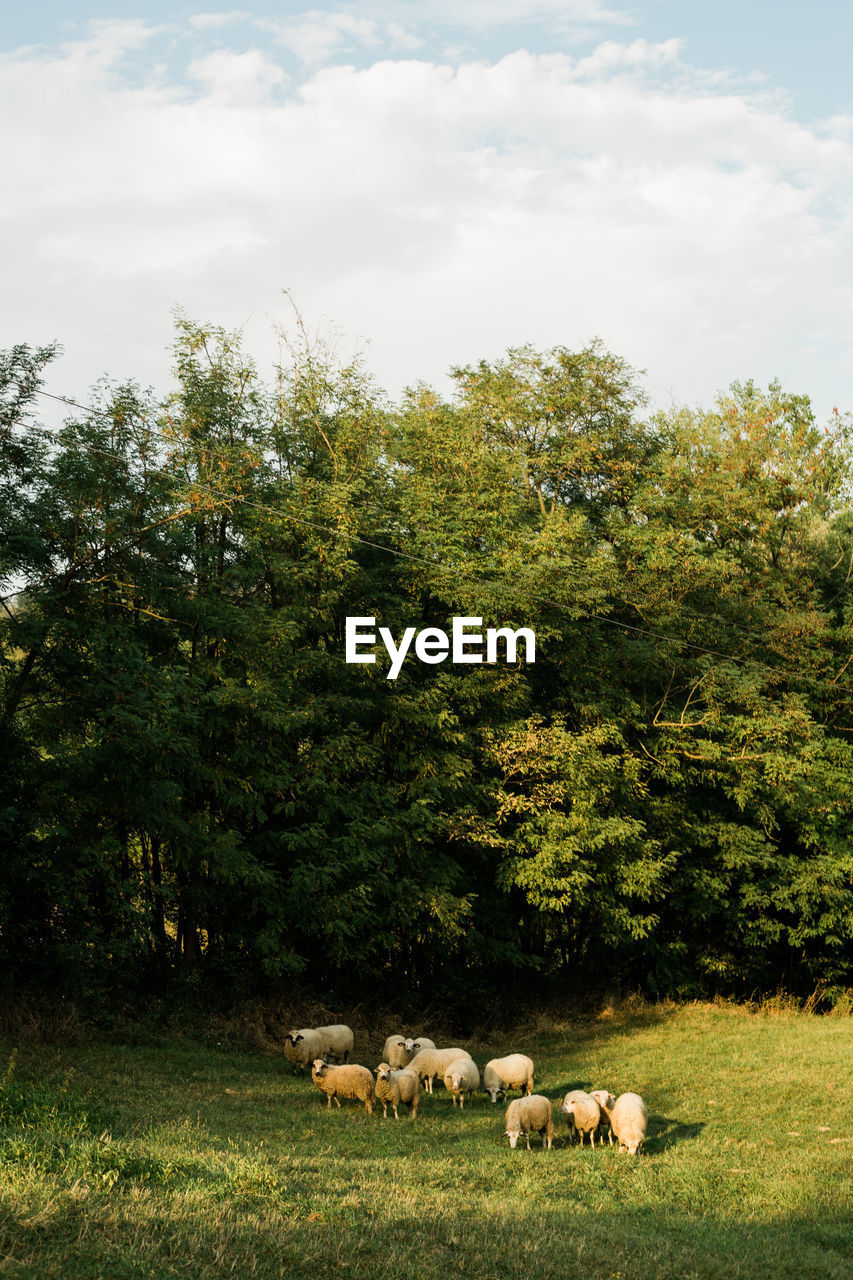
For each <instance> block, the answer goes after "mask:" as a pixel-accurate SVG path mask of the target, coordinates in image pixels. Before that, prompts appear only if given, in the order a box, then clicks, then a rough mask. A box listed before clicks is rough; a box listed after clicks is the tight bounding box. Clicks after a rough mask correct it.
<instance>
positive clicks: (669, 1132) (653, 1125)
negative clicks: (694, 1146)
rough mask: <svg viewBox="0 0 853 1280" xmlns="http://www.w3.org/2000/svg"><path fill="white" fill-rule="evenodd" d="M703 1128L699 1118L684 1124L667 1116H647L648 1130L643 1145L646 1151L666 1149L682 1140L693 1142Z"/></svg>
mask: <svg viewBox="0 0 853 1280" xmlns="http://www.w3.org/2000/svg"><path fill="white" fill-rule="evenodd" d="M704 1128H705V1123H704V1121H701V1120H697V1121H695V1122H693V1123H692V1124H686V1123H685V1122H684V1121H683V1120H674V1119H669V1118H668V1117H667V1116H649V1131H648V1135H647V1137H646V1141H645V1142H644V1143H643V1146H644V1148H645V1150H646V1151H648V1152H662V1151H668V1150H669V1149H670V1147H676V1146H678V1145H679V1144H680V1143H682V1142H695V1140H696V1139H697V1138H698V1137H699V1134H700V1133H701V1132H702V1130H703V1129H704Z"/></svg>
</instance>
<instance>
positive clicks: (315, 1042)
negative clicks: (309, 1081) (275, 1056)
mask: <svg viewBox="0 0 853 1280" xmlns="http://www.w3.org/2000/svg"><path fill="white" fill-rule="evenodd" d="M322 1053H323V1041H322V1037H321V1036H320V1035H318V1033H317V1032H316V1031H314V1030H313V1028H312V1027H303V1028H302V1030H301V1031H288V1033H287V1035H286V1036H285V1037H284V1056H285V1057H286V1058H287V1061H288V1062H289V1063H290V1064H291V1066H292V1067H293V1074H294V1075H296V1070H297V1067H298V1068H299V1070H300V1072H302V1074H304V1072H305V1068H306V1067H310V1065H311V1063H312V1062H313V1061H314V1059H315V1058H319V1057H321V1056H322Z"/></svg>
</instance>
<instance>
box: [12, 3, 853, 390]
mask: <svg viewBox="0 0 853 1280" xmlns="http://www.w3.org/2000/svg"><path fill="white" fill-rule="evenodd" d="M152 30H153V29H152V28H151V27H146V26H145V25H144V24H141V23H127V24H120V23H114V24H107V25H105V26H100V27H98V28H97V29H96V30H95V31H94V33H93V35H92V38H91V40H89V41H87V42H77V43H76V44H74V45H69V46H67V47H64V48H61V49H60V50H59V51H58V52H55V53H53V54H44V53H37V52H34V51H33V50H28V51H19V52H18V53H17V54H15V55H8V56H6V57H5V58H4V59H3V60H2V63H0V66H2V72H3V74H2V77H0V111H2V113H3V115H4V117H5V118H6V119H14V120H16V122H17V125H16V128H15V130H10V131H9V132H8V137H7V144H6V151H5V155H4V162H5V165H6V172H7V174H11V175H14V181H12V182H7V183H6V185H5V190H4V192H3V195H2V197H0V221H2V223H3V224H4V225H3V231H4V233H5V235H6V239H7V243H14V244H15V245H16V259H15V261H14V262H11V263H10V266H9V268H8V269H7V273H6V278H5V281H4V284H5V286H6V288H8V289H11V290H17V291H18V292H20V293H22V294H26V295H29V296H35V297H40V298H43V299H47V300H49V301H52V302H53V303H54V304H55V305H61V306H64V307H67V308H69V309H73V310H75V311H77V312H81V313H83V314H89V315H95V316H97V317H98V318H99V319H101V320H102V321H105V322H106V323H107V324H109V323H112V324H114V325H116V326H121V327H122V328H124V329H130V330H134V331H136V332H144V333H146V334H151V335H152V336H155V337H157V338H160V337H162V340H163V341H164V343H165V342H166V341H167V340H168V329H167V326H168V310H169V308H170V307H171V306H172V305H173V304H174V303H176V302H179V303H181V304H182V305H184V306H185V307H186V308H187V310H188V311H189V312H190V314H192V315H196V316H198V317H199V318H212V319H214V320H218V321H221V322H223V323H226V324H231V323H236V322H239V321H242V320H243V319H245V317H246V316H247V315H249V314H250V313H254V316H255V319H254V320H252V322H251V325H250V331H251V335H252V338H253V341H254V340H257V341H258V342H261V341H262V340H261V339H260V338H259V337H257V335H258V334H259V333H260V330H261V329H262V328H263V326H264V324H265V320H264V317H265V315H266V314H267V313H270V312H275V313H277V314H279V315H281V314H283V312H284V310H285V309H284V308H283V306H282V303H281V297H280V290H281V289H282V288H284V287H287V288H289V289H291V290H292V292H293V294H294V296H295V298H296V300H297V302H298V304H299V305H300V307H301V308H302V310H303V311H304V312H305V313H306V315H307V316H308V318H309V320H313V319H314V318H316V317H319V316H321V315H324V314H325V315H328V316H330V317H331V318H332V319H333V320H334V321H336V322H338V323H339V324H341V325H343V326H344V327H345V328H346V329H347V330H349V331H350V332H351V333H359V334H364V335H366V336H368V337H369V338H371V339H372V340H373V346H372V351H371V363H372V364H373V365H374V367H375V368H376V370H377V372H378V374H379V376H380V378H381V379H382V380H384V381H385V382H387V383H389V384H391V385H392V387H393V388H394V389H396V388H397V387H399V385H400V384H401V383H402V382H408V381H413V380H414V379H416V378H418V377H426V378H432V379H437V378H439V377H440V375H441V372H442V371H443V370H444V369H446V368H447V366H448V365H449V364H451V363H453V362H464V361H466V360H469V359H475V358H477V357H479V356H481V355H487V356H489V355H496V354H498V353H499V352H500V351H501V350H502V349H503V348H504V347H505V346H507V345H509V344H511V343H516V344H517V343H521V342H525V341H532V342H534V343H536V344H538V345H550V344H553V343H566V344H567V345H570V346H571V345H576V344H580V343H583V342H584V341H586V340H587V339H588V338H589V337H591V336H592V335H593V334H595V333H600V334H601V335H602V337H603V338H604V340H605V341H606V342H607V343H608V344H609V345H611V346H612V347H613V348H614V349H615V350H616V351H618V352H619V353H620V354H622V355H624V356H626V357H627V358H628V359H629V360H631V361H632V362H634V363H635V364H638V365H641V366H642V365H644V366H647V367H648V368H649V371H650V382H651V386H652V389H653V391H655V392H656V393H657V394H658V395H662V394H663V393H664V390H665V388H667V387H669V386H672V387H673V388H674V389H675V391H676V392H677V394H678V395H679V396H681V397H683V398H687V399H694V398H697V397H702V398H705V399H708V398H710V395H711V393H712V391H713V389H714V388H715V387H718V386H721V385H724V384H725V383H726V382H728V381H729V380H730V379H731V378H734V377H740V376H750V375H754V376H756V377H758V378H760V379H765V380H766V379H767V378H769V377H772V376H774V375H776V374H778V375H779V376H781V377H782V378H783V380H784V381H785V382H786V383H787V384H788V385H793V386H795V387H796V389H801V390H806V391H812V392H814V393H815V394H816V395H817V396H818V400H819V401H820V399H821V396H823V397H824V399H825V400H826V402H827V404H829V405H831V404H833V403H840V404H841V405H842V406H844V404H845V395H846V391H845V388H846V387H847V386H848V385H849V376H850V373H851V371H853V317H851V313H850V309H849V290H848V288H847V286H846V284H845V281H847V280H849V279H850V278H851V277H853V246H851V239H850V221H851V219H850V215H849V214H848V212H847V210H848V209H849V208H850V207H851V205H852V204H853V202H851V196H853V128H851V123H850V121H849V120H847V119H845V118H836V119H834V120H833V121H831V122H829V123H828V124H827V126H826V127H825V128H824V129H822V130H821V129H815V128H811V127H806V126H804V125H801V124H799V123H797V122H796V121H794V120H792V119H790V118H789V117H788V116H786V114H785V113H784V111H783V110H782V108H781V105H780V103H779V102H778V101H775V100H767V99H763V98H761V97H757V96H756V97H753V96H751V95H749V94H745V93H742V92H735V91H734V90H733V89H731V88H730V89H728V90H725V91H723V90H720V89H715V88H713V87H711V86H709V85H708V83H707V81H706V79H705V78H704V77H703V76H701V75H699V74H698V73H696V72H694V71H693V70H692V69H691V68H690V67H689V66H688V65H687V64H685V63H684V62H683V61H682V51H681V48H680V46H679V44H678V42H677V41H666V42H664V43H662V44H659V45H653V44H649V43H647V42H644V41H633V42H631V43H626V44H619V43H618V42H615V41H608V42H606V43H605V44H603V45H601V46H600V47H599V48H598V49H597V50H596V51H595V52H594V53H592V54H591V55H590V56H589V57H587V58H584V59H582V60H579V61H575V60H573V59H571V58H569V57H568V56H566V55H563V54H553V55H549V56H534V55H532V54H529V53H526V52H523V51H520V52H517V53H515V54H512V55H511V56H509V57H506V58H503V59H501V60H500V61H499V62H496V63H493V64H490V63H487V62H469V63H465V64H464V65H461V66H459V67H451V66H447V65H438V64H435V63H431V62H427V61H422V60H417V59H413V58H409V59H408V60H393V59H385V60H383V61H380V62H375V63H374V64H373V65H371V66H368V67H365V68H364V69H361V70H357V69H355V68H354V67H349V66H325V67H322V68H321V69H318V70H316V71H315V72H314V73H312V74H310V75H309V76H308V78H307V79H306V80H305V81H304V82H303V83H302V84H301V85H299V86H297V87H294V86H293V85H291V84H290V83H289V82H288V80H287V77H286V76H285V74H284V72H283V70H282V68H281V67H280V66H279V65H278V63H277V61H276V58H275V57H274V56H273V54H272V53H271V51H270V49H269V47H267V49H266V50H265V51H261V50H258V49H254V50H251V49H250V50H248V51H243V52H235V51H230V50H226V49H218V50H213V51H210V52H207V53H205V54H201V55H199V56H196V57H195V59H194V60H193V61H192V62H191V64H190V65H189V67H188V68H187V71H188V74H189V80H187V79H185V78H181V79H177V78H172V79H170V78H168V77H166V76H165V73H164V72H163V71H162V70H161V71H160V72H159V73H157V74H155V73H154V72H153V71H152V72H151V73H150V74H149V75H148V76H147V77H146V76H145V75H144V74H143V75H140V72H139V68H138V67H137V69H136V72H135V79H134V80H133V81H132V82H131V81H130V80H125V79H123V78H122V75H121V66H122V60H123V59H124V57H125V56H126V55H127V53H128V52H129V51H134V50H135V51H138V50H140V49H144V48H145V45H146V43H147V42H148V41H149V40H150V38H151V34H152ZM328 38H329V39H330V40H332V41H335V40H338V41H345V40H346V39H353V40H369V39H371V38H372V34H371V31H370V30H368V28H366V27H359V26H358V25H356V26H352V25H350V26H349V27H344V26H342V25H341V24H340V23H337V24H336V23H334V22H333V23H332V24H331V26H330V28H329V33H328ZM306 41H307V43H306V44H305V45H304V46H303V53H304V54H305V55H306V56H307V55H308V53H309V52H310V41H308V40H307V37H306ZM314 47H315V48H317V47H319V46H317V45H315V46H314ZM25 322H26V323H29V322H28V321H26V317H25V316H24V315H23V314H21V315H14V314H10V313H9V311H8V309H7V312H6V316H5V317H4V319H3V321H2V324H0V342H2V343H3V344H4V345H5V344H7V343H9V342H13V341H18V340H21V339H22V338H24V339H25V338H26V337H27V336H28V335H29V334H31V333H32V334H33V338H32V340H43V337H44V336H50V335H52V334H53V333H55V332H56V329H57V326H56V324H55V323H54V322H51V328H50V330H49V333H47V334H44V335H42V333H41V332H39V333H38V334H36V333H35V331H34V330H32V329H31V328H27V329H26V332H24V333H22V332H21V331H20V330H19V329H16V325H19V324H20V325H23V324H25ZM65 337H66V342H67V343H68V344H69V345H70V344H71V343H72V342H73V343H74V345H75V346H78V344H79V347H80V349H83V350H85V351H87V352H88V355H87V356H86V359H88V360H89V361H90V364H91V366H92V367H91V368H89V369H88V373H87V378H88V377H95V376H97V374H98V373H100V372H101V370H102V369H103V368H108V369H111V360H110V356H111V349H110V348H109V346H108V345H104V343H103V341H101V340H99V345H98V346H97V347H95V346H94V345H93V346H91V347H86V343H87V342H88V341H90V339H89V338H88V337H87V335H86V334H82V335H78V334H77V333H76V332H74V331H73V330H69V331H68V332H67V333H66V334H65ZM136 354H137V353H134V355H136ZM139 358H140V361H141V369H140V372H141V375H142V376H143V377H146V376H154V377H158V378H159V377H160V376H161V374H162V362H160V364H157V362H156V360H154V359H153V358H152V357H151V356H149V355H148V354H147V353H140V355H139ZM116 359H117V360H120V363H119V364H118V366H117V367H116V372H119V371H121V370H124V369H127V368H129V367H130V368H133V367H134V361H133V359H130V360H129V359H128V352H127V351H126V350H124V349H123V350H121V352H120V353H119V354H118V355H116ZM146 361H148V363H147V364H146ZM81 367H82V365H81ZM149 370H150V371H151V372H150V373H149V372H148V371H149ZM72 389H73V390H74V392H75V393H79V391H80V386H79V383H75V385H74V387H73V388H72Z"/></svg>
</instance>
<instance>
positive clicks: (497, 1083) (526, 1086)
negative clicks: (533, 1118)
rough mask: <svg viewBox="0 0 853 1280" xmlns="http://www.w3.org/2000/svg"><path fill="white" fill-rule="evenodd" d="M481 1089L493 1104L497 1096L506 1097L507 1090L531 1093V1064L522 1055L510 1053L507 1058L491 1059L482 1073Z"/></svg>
mask: <svg viewBox="0 0 853 1280" xmlns="http://www.w3.org/2000/svg"><path fill="white" fill-rule="evenodd" d="M483 1088H484V1089H485V1091H486V1093H487V1094H488V1095H489V1097H490V1098H491V1100H492V1102H493V1103H495V1102H497V1100H498V1095H500V1096H501V1097H502V1098H503V1097H506V1092H507V1089H520V1090H521V1092H522V1093H532V1092H533V1062H532V1060H531V1059H530V1058H526V1057H525V1056H524V1054H523V1053H511V1054H510V1055H509V1057H507V1058H492V1060H491V1062H487V1063H486V1066H485V1070H484V1071H483Z"/></svg>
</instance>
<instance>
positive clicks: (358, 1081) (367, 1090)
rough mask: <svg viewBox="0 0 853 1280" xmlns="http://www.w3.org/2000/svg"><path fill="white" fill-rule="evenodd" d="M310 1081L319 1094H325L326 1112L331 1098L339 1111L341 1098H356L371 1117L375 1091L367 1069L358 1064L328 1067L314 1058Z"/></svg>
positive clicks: (321, 1060) (330, 1103)
mask: <svg viewBox="0 0 853 1280" xmlns="http://www.w3.org/2000/svg"><path fill="white" fill-rule="evenodd" d="M311 1079H312V1080H313V1081H314V1083H315V1084H316V1086H317V1088H318V1089H319V1090H320V1092H321V1093H325V1094H326V1098H327V1102H326V1108H327V1110H331V1106H332V1098H334V1100H335V1102H336V1103H337V1105H338V1109H340V1105H341V1104H340V1099H339V1098H338V1094H340V1096H341V1098H358V1099H360V1100H361V1101H362V1102H363V1103H364V1109H365V1111H366V1112H367V1114H368V1115H369V1116H372V1115H373V1099H374V1098H375V1096H376V1090H375V1088H374V1085H373V1076H372V1074H371V1073H370V1071H368V1069H367V1067H360V1066H359V1065H358V1063H355V1062H350V1063H348V1064H347V1065H346V1066H342V1067H330V1066H329V1064H328V1063H327V1062H325V1061H324V1060H323V1059H322V1058H316V1059H315V1060H314V1063H313V1064H312V1066H311Z"/></svg>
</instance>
